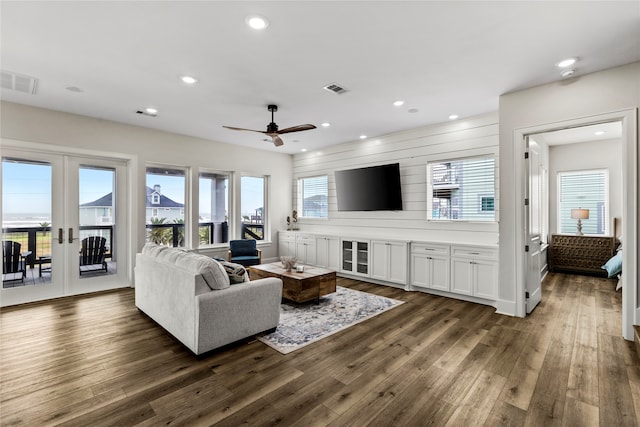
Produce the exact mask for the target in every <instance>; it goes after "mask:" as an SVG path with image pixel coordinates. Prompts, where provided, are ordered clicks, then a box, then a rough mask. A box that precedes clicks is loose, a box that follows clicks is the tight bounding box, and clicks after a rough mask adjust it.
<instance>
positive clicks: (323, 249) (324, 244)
mask: <svg viewBox="0 0 640 427" xmlns="http://www.w3.org/2000/svg"><path fill="white" fill-rule="evenodd" d="M316 265H317V266H318V267H324V268H328V267H329V240H327V238H326V237H318V238H317V239H316Z"/></svg>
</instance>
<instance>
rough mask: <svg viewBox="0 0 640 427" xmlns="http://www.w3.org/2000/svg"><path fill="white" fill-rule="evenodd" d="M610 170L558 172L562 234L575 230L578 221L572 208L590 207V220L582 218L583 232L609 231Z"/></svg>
mask: <svg viewBox="0 0 640 427" xmlns="http://www.w3.org/2000/svg"><path fill="white" fill-rule="evenodd" d="M608 182H609V173H608V171H607V170H590V171H573V172H559V173H558V186H559V193H560V194H559V199H560V203H559V206H558V207H559V210H558V217H559V220H558V223H559V224H560V233H570V234H574V233H576V227H577V223H578V220H577V219H573V218H571V209H578V208H582V209H589V219H583V220H581V221H582V232H583V233H584V234H606V233H607V232H608V224H609V209H608V203H609V194H608V189H609V184H608Z"/></svg>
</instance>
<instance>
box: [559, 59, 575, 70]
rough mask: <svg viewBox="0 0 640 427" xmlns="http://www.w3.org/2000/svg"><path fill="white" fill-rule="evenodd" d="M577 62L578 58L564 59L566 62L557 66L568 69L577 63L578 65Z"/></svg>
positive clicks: (563, 61)
mask: <svg viewBox="0 0 640 427" xmlns="http://www.w3.org/2000/svg"><path fill="white" fill-rule="evenodd" d="M576 61H577V59H576V58H567V59H564V60H562V61H560V62H558V63H557V64H556V66H557V67H558V68H567V67H570V66H572V65H573V64H575V63H576Z"/></svg>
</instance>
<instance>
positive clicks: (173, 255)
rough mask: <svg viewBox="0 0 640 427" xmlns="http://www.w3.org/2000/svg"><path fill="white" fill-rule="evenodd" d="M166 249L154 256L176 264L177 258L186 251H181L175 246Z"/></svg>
mask: <svg viewBox="0 0 640 427" xmlns="http://www.w3.org/2000/svg"><path fill="white" fill-rule="evenodd" d="M167 249H168V250H166V251H161V252H160V253H159V254H158V255H157V257H156V258H158V260H161V261H164V262H168V263H170V264H178V262H177V260H178V258H180V257H181V256H183V255H184V254H186V253H187V252H186V251H183V250H181V249H176V248H167Z"/></svg>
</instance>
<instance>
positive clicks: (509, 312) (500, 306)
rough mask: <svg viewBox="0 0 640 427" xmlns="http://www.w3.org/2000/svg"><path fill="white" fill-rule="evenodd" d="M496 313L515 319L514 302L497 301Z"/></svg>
mask: <svg viewBox="0 0 640 427" xmlns="http://www.w3.org/2000/svg"><path fill="white" fill-rule="evenodd" d="M496 313H498V314H504V315H506V316H516V317H517V315H516V313H517V311H516V302H515V301H507V300H503V299H499V300H498V301H496Z"/></svg>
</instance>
